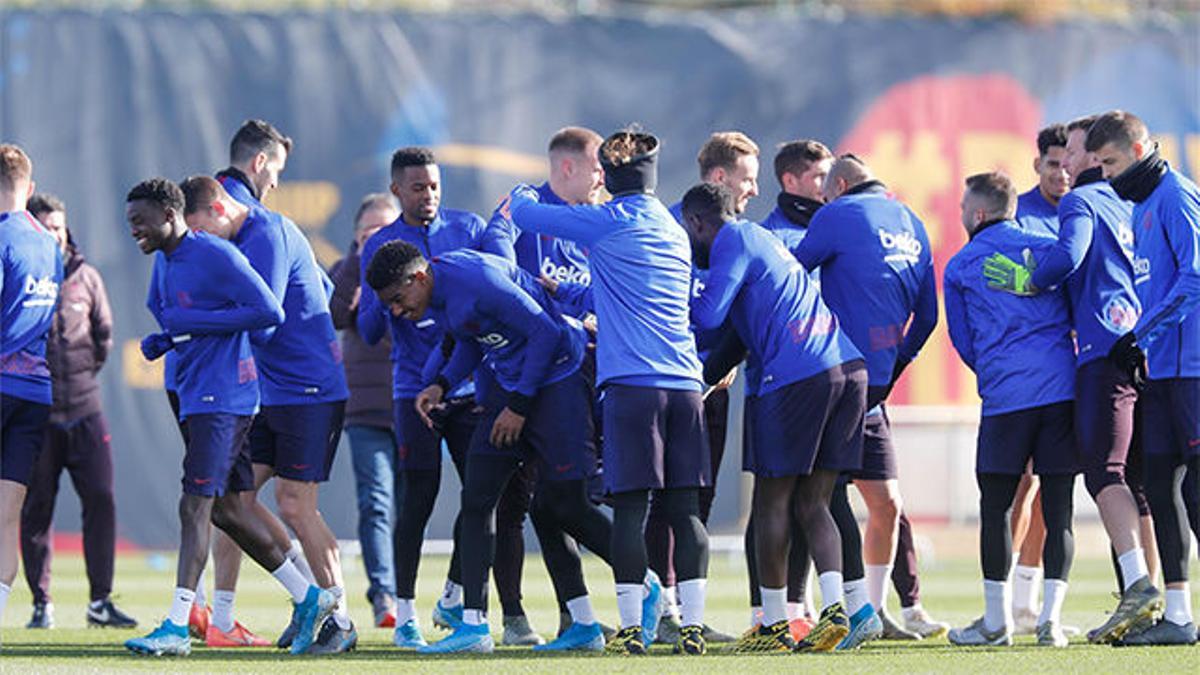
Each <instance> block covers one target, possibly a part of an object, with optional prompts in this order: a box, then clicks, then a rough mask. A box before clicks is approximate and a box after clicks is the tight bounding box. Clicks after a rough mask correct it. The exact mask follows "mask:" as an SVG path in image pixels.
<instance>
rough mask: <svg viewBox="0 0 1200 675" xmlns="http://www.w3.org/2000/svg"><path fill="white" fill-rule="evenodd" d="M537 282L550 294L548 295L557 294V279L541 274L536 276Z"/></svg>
mask: <svg viewBox="0 0 1200 675" xmlns="http://www.w3.org/2000/svg"><path fill="white" fill-rule="evenodd" d="M537 282H538V285H540V286H541V287H542V288H544V289H546V292H547V293H549V294H550V297H552V298H553V297H554V296H555V295H558V281H556V280H554V279H551V278H550V277H548V276H546V275H545V274H543V275H542V276H540V277H538V278H537Z"/></svg>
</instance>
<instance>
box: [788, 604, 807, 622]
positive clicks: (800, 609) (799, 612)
mask: <svg viewBox="0 0 1200 675" xmlns="http://www.w3.org/2000/svg"><path fill="white" fill-rule="evenodd" d="M802 616H804V603H802V602H789V603H788V604H787V617H788V621H795V620H796V619H799V618H800V617H802Z"/></svg>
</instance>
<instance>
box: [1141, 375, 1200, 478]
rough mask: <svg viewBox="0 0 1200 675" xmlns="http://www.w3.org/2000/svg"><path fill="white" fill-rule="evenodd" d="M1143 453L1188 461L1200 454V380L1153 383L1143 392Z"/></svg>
mask: <svg viewBox="0 0 1200 675" xmlns="http://www.w3.org/2000/svg"><path fill="white" fill-rule="evenodd" d="M1141 414H1142V420H1141V421H1142V424H1141V431H1142V450H1143V452H1145V453H1146V456H1147V457H1152V456H1153V457H1162V456H1165V457H1174V458H1176V459H1178V460H1179V461H1181V462H1183V461H1187V460H1190V459H1191V458H1193V457H1196V456H1197V455H1200V378H1197V377H1173V378H1169V379H1165V380H1150V381H1149V382H1147V383H1146V388H1145V389H1143V390H1142V405H1141Z"/></svg>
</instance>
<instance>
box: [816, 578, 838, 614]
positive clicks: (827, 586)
mask: <svg viewBox="0 0 1200 675" xmlns="http://www.w3.org/2000/svg"><path fill="white" fill-rule="evenodd" d="M817 584H818V585H820V587H821V611H822V612H824V611H825V608H826V607H829V606H830V605H833V604H836V603H839V602H841V601H842V573H841V572H821V573H820V574H818V575H817Z"/></svg>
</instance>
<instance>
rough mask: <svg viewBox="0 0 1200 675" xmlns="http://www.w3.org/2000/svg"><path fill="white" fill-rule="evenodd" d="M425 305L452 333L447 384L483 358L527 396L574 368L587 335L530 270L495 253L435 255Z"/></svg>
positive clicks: (501, 380) (507, 387)
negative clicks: (564, 312)
mask: <svg viewBox="0 0 1200 675" xmlns="http://www.w3.org/2000/svg"><path fill="white" fill-rule="evenodd" d="M430 266H431V268H432V270H433V298H432V300H431V301H430V305H429V308H430V311H431V312H432V313H433V314H434V315H435V316H436V317H438V320H439V323H441V324H442V325H443V326H445V329H446V330H448V331H449V332H450V333H451V334H452V335H454V337H455V343H454V353H453V354H452V355H451V356H450V359H449V361H448V362H447V363H446V364H445V366H443V368H442V371H441V374H442V375H443V376H444V377H445V378H446V379H447V380H448V381H449V382H450V383H451V384H452V385H453V384H454V383H456V382H459V381H461V380H463V379H465V378H466V376H467V375H469V374H470V373H471V371H472V370H474V369H475V367H476V366H477V365H479V363H480V361H481V360H482V361H483V362H484V363H485V364H486V365H487V366H488V367H489V368H491V370H492V372H493V373H494V374H495V376H496V381H497V382H498V383H499V384H500V386H501V387H503V388H504V389H505V390H506V391H508V392H512V393H516V394H520V395H521V396H525V397H533V396H534V395H535V394H537V391H538V389H540V388H541V387H543V386H545V385H547V384H553V383H554V382H558V381H559V380H561V379H563V378H565V377H567V376H568V375H570V374H571V373H574V372H575V371H577V370H578V369H579V365H580V363H582V362H583V352H584V348H585V346H586V344H587V336H586V335H585V333H584V331H583V328H582V327H581V326H580V325H579V324H578V323H576V324H569V323H568V321H567V320H566V319H564V318H563V316H562V313H561V311H560V310H559V307H558V306H557V304H556V303H555V302H554V301H553V300H552V299H551V298H550V295H549V293H547V292H546V289H544V288H542V287H541V285H540V284H538V282H537V279H536V278H535V277H534V276H533V275H531V274H530V273H529V272H526V271H525V270H523V269H521V268H519V267H517V266H516V265H515V264H513V263H512V262H511V261H509V260H506V259H504V258H501V257H500V256H496V255H491V254H487V253H480V252H478V251H471V250H459V251H453V252H450V253H447V254H445V255H441V256H437V257H435V258H434V259H433V260H432V261H431V262H430Z"/></svg>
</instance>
